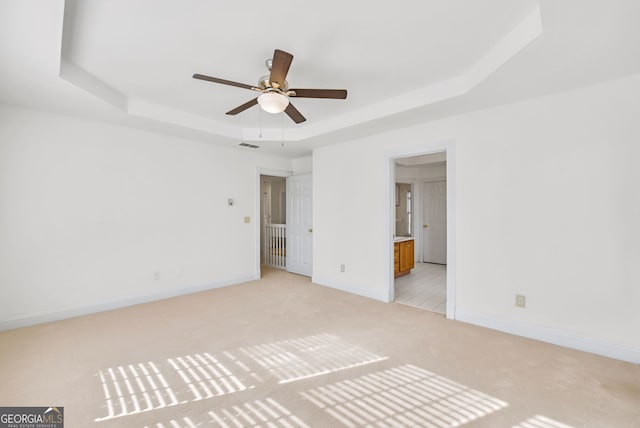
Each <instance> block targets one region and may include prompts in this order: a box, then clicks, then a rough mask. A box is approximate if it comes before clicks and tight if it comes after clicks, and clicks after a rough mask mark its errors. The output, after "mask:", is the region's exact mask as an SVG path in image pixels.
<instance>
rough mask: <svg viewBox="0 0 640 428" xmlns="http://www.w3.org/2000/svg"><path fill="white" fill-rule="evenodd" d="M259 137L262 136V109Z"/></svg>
mask: <svg viewBox="0 0 640 428" xmlns="http://www.w3.org/2000/svg"><path fill="white" fill-rule="evenodd" d="M259 122H260V138H262V109H261V110H260V120H259Z"/></svg>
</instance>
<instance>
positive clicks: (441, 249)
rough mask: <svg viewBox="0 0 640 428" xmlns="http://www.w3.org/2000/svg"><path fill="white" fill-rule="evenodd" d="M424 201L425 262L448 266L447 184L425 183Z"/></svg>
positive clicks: (423, 234)
mask: <svg viewBox="0 0 640 428" xmlns="http://www.w3.org/2000/svg"><path fill="white" fill-rule="evenodd" d="M422 200H423V207H424V209H423V211H422V212H423V217H424V218H423V223H422V245H423V252H422V254H423V255H424V256H423V261H424V262H425V263H440V264H447V182H446V181H436V182H430V183H424V197H423V199H422Z"/></svg>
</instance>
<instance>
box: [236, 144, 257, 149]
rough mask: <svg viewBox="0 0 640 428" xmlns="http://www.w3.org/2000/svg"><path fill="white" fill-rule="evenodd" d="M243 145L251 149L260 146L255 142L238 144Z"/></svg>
mask: <svg viewBox="0 0 640 428" xmlns="http://www.w3.org/2000/svg"><path fill="white" fill-rule="evenodd" d="M238 145H239V146H241V147H249V148H251V149H257V148H258V147H260V146H256V145H255V144H249V143H240V144H238Z"/></svg>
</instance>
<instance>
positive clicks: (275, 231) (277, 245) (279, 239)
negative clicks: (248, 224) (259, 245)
mask: <svg viewBox="0 0 640 428" xmlns="http://www.w3.org/2000/svg"><path fill="white" fill-rule="evenodd" d="M286 235H287V225H286V224H273V223H267V224H266V225H265V231H264V264H265V265H267V266H273V267H276V268H279V269H285V267H286V260H287V244H286Z"/></svg>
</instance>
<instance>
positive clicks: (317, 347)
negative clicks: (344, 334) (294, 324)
mask: <svg viewBox="0 0 640 428" xmlns="http://www.w3.org/2000/svg"><path fill="white" fill-rule="evenodd" d="M240 351H241V352H243V353H244V354H245V355H246V356H248V357H250V358H252V359H253V360H254V361H255V362H257V363H258V364H259V365H260V366H261V367H262V368H263V369H265V370H267V371H269V372H270V373H271V374H272V375H273V376H275V377H276V378H277V379H278V381H279V383H281V384H283V383H289V382H294V381H297V380H302V379H308V378H311V377H315V376H322V375H325V374H328V373H333V372H337V371H340V370H346V369H350V368H353V367H359V366H363V365H366V364H371V363H375V362H378V361H383V360H386V359H387V357H382V356H380V355H376V354H374V353H372V352H369V351H367V350H365V349H363V348H361V347H359V346H356V345H352V344H350V343H349V342H346V341H344V340H342V339H339V338H338V337H336V336H333V335H331V334H319V335H315V336H308V337H303V338H300V339H289V340H282V341H279V342H273V343H267V344H263V345H256V346H250V347H246V348H240Z"/></svg>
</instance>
